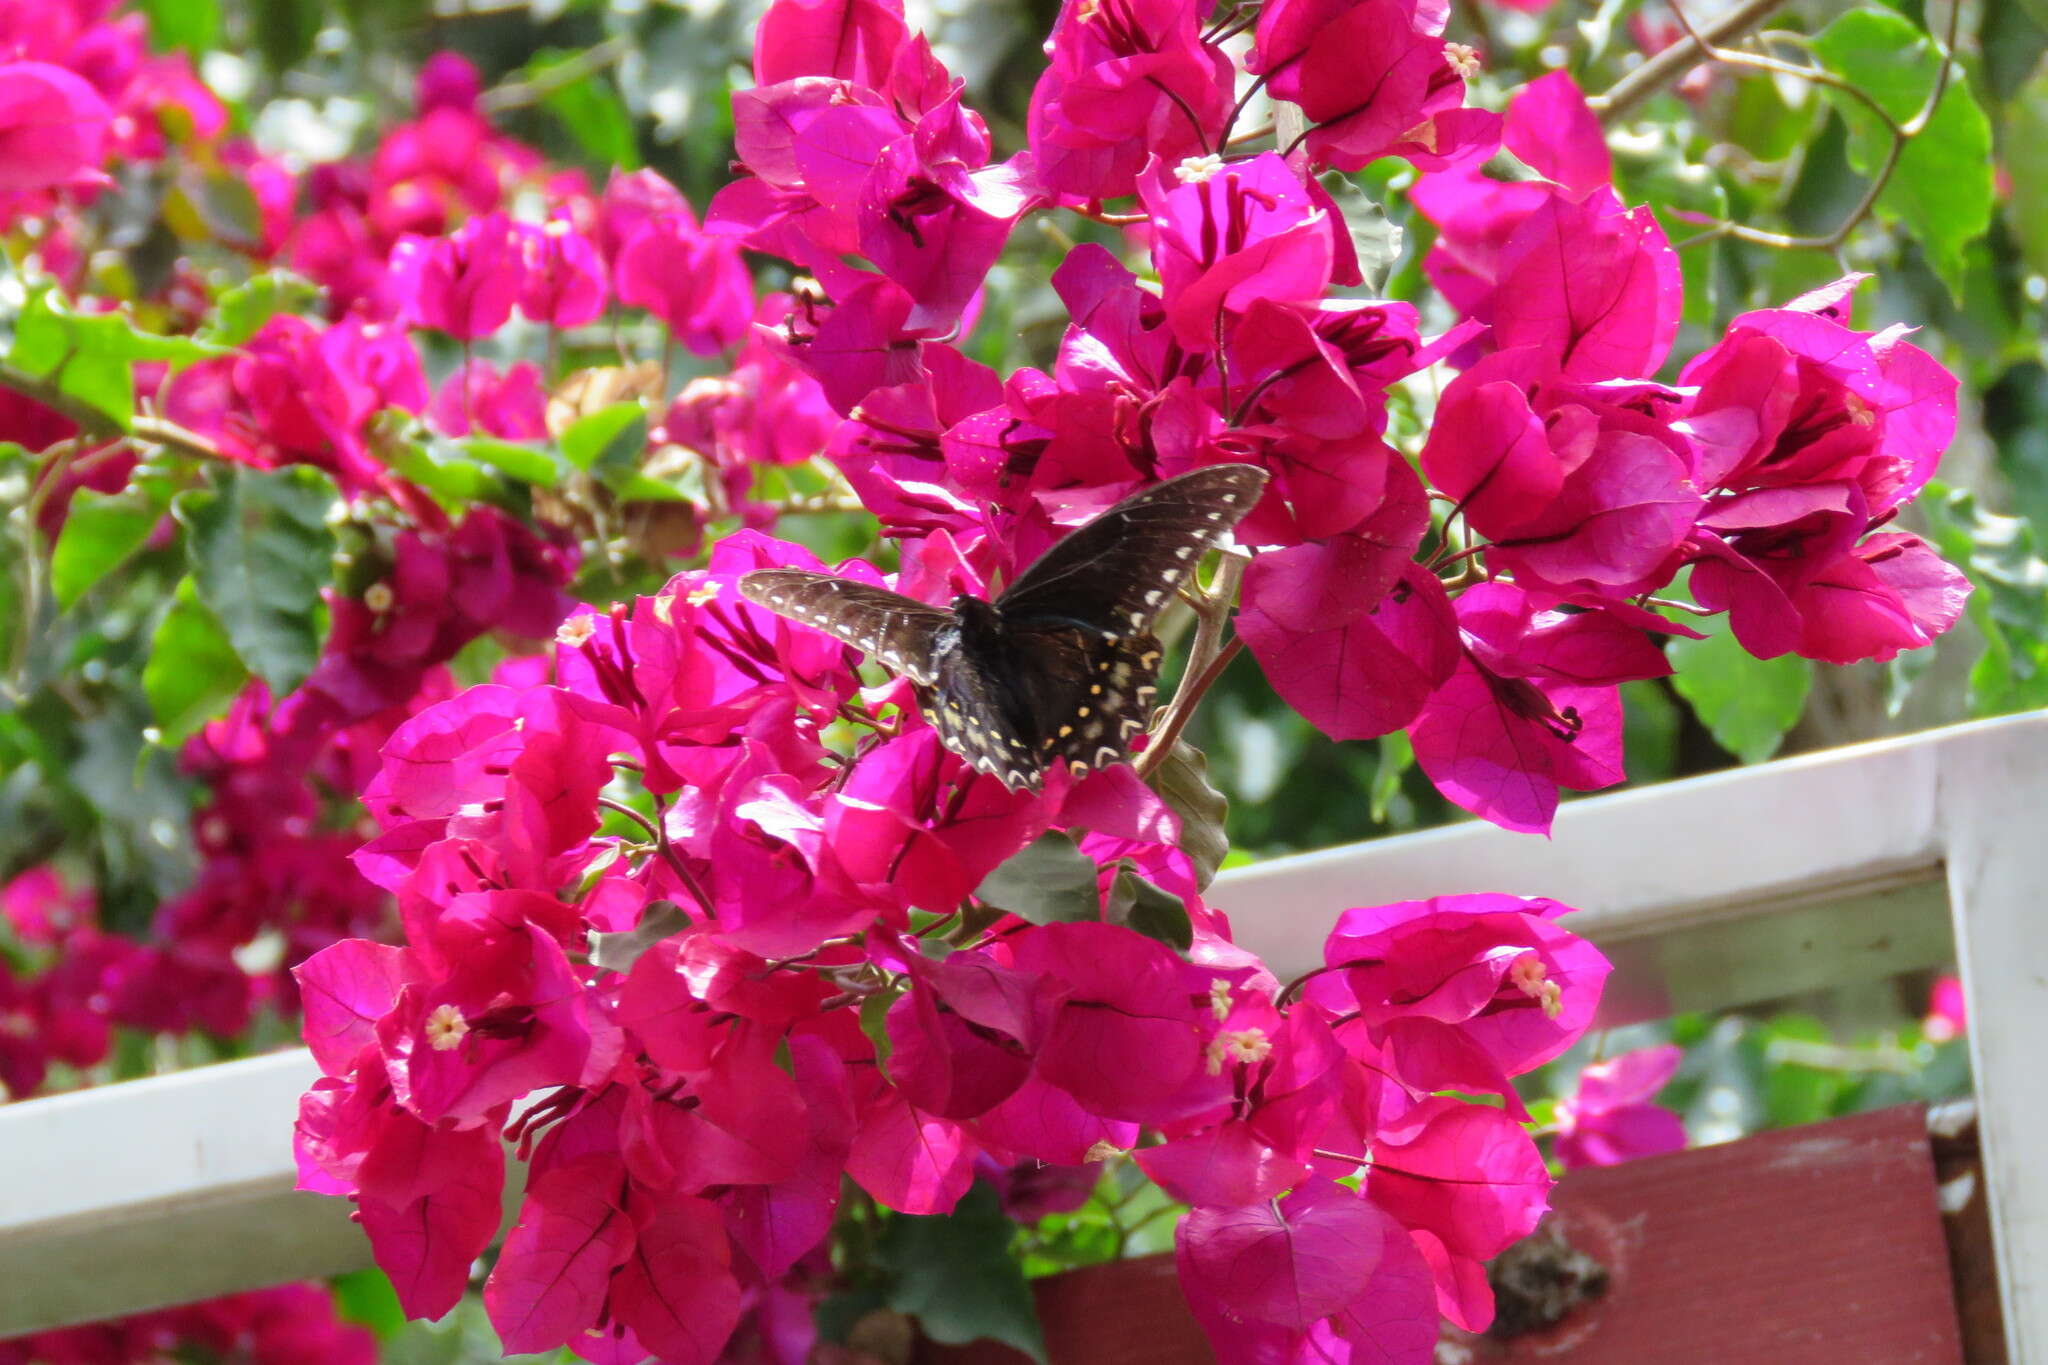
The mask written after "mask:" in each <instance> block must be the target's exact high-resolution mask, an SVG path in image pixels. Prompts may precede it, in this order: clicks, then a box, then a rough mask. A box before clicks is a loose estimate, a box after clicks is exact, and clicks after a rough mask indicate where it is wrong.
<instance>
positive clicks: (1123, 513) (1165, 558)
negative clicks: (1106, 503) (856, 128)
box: [996, 464, 1266, 637]
mask: <svg viewBox="0 0 2048 1365" xmlns="http://www.w3.org/2000/svg"><path fill="white" fill-rule="evenodd" d="M1265 486H1266V472H1265V471H1264V470H1263V469H1260V468H1258V467H1257V466H1256V465H1244V464H1225V465H1210V466H1208V467H1206V468H1203V469H1197V470H1195V471H1193V472H1192V473H1188V474H1183V475H1181V476H1180V477H1178V478H1173V479H1168V480H1167V481H1166V482H1165V483H1160V484H1154V485H1153V486H1152V487H1150V488H1147V489H1143V490H1141V491H1139V492H1137V493H1134V494H1132V495H1131V496H1130V497H1128V498H1125V499H1124V500H1123V501H1122V502H1120V503H1117V504H1116V505H1115V506H1114V507H1112V508H1110V509H1109V510H1108V511H1107V512H1104V513H1103V514H1102V515H1101V516H1099V517H1097V518H1096V519H1095V520H1093V521H1091V522H1089V523H1088V524H1087V525H1086V526H1083V527H1081V528H1080V529H1079V530H1077V531H1075V532H1074V533H1073V534H1071V535H1069V536H1068V537H1067V538H1066V539H1064V540H1062V541H1060V542H1059V543H1058V544H1056V545H1054V546H1053V547H1052V548H1051V549H1050V550H1047V551H1046V552H1045V553H1044V554H1043V555H1040V556H1039V558H1038V560H1037V561H1036V562H1035V563H1033V564H1032V565H1031V567H1030V568H1028V569H1026V570H1025V571H1024V572H1023V573H1022V574H1020V575H1018V577H1017V581H1016V582H1015V583H1013V584H1011V585H1010V589H1009V591H1007V592H1005V593H1004V594H1003V595H1002V596H1001V597H1000V598H998V599H997V602H996V605H997V606H998V607H999V608H1000V609H1001V610H1002V613H1003V616H1004V617H1005V619H1006V620H1007V621H1009V622H1010V623H1011V624H1012V625H1016V626H1024V625H1028V624H1031V623H1033V622H1035V621H1052V620H1064V621H1070V622H1073V623H1075V624H1077V625H1085V626H1087V627H1089V628H1091V629H1093V630H1095V631H1097V632H1099V633H1101V634H1103V635H1105V636H1111V637H1118V636H1124V635H1134V634H1143V633H1144V632H1145V631H1147V630H1149V629H1151V626H1152V623H1153V622H1154V621H1156V620H1157V619H1158V618H1159V613H1160V612H1162V611H1164V610H1165V609H1166V606H1167V604H1168V603H1169V602H1171V601H1172V600H1173V595H1174V594H1175V593H1176V592H1178V591H1179V590H1180V586H1181V584H1183V583H1185V582H1186V581H1187V578H1188V575H1189V574H1191V573H1193V572H1194V571H1195V566H1196V565H1197V564H1199V563H1201V559H1202V556H1203V555H1204V554H1205V553H1207V552H1208V551H1209V550H1212V549H1214V548H1215V547H1216V546H1217V545H1218V544H1219V543H1221V541H1222V540H1223V538H1224V537H1225V536H1227V535H1229V534H1230V532H1231V531H1232V530H1233V529H1234V528H1235V527H1236V526H1237V523H1238V522H1239V521H1240V520H1242V519H1243V517H1244V515H1245V513H1247V512H1249V511H1251V509H1252V506H1253V504H1255V503H1256V502H1258V500H1259V493H1260V491H1261V490H1263V489H1264V488H1265Z"/></svg>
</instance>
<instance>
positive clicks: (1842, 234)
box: [1677, 0, 1963, 251]
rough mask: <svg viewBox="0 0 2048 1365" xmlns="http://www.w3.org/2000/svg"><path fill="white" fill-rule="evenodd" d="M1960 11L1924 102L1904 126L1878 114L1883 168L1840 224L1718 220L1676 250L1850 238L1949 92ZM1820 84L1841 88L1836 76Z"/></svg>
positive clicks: (1956, 1) (1799, 245)
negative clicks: (1727, 240) (1809, 228)
mask: <svg viewBox="0 0 2048 1365" xmlns="http://www.w3.org/2000/svg"><path fill="white" fill-rule="evenodd" d="M1962 9H1963V6H1962V0H1950V4H1949V10H1948V31H1947V33H1946V34H1945V35H1944V36H1943V39H1942V45H1941V65H1940V66H1939V67H1938V68H1936V70H1935V73H1934V84H1933V85H1932V86H1930V87H1929V88H1928V91H1927V98H1926V99H1925V100H1923V101H1922V102H1921V104H1920V108H1919V110H1918V111H1916V112H1915V113H1914V115H1913V117H1911V118H1909V119H1907V120H1906V121H1905V122H1904V123H1900V122H1899V121H1898V120H1896V119H1894V118H1893V117H1892V116H1891V114H1890V113H1889V112H1888V111H1885V110H1882V109H1879V110H1878V114H1879V116H1880V117H1881V118H1883V120H1884V122H1885V126H1886V127H1888V128H1889V129H1890V130H1891V134H1892V145H1891V147H1890V148H1889V149H1888V150H1887V151H1886V152H1885V158H1884V164H1883V165H1882V166H1879V167H1878V168H1877V172H1876V173H1875V174H1874V175H1872V176H1871V177H1870V183H1869V184H1867V185H1865V186H1864V187H1863V196H1862V198H1860V199H1858V200H1857V201H1856V205H1855V207H1854V208H1852V209H1850V210H1849V211H1848V212H1847V213H1846V214H1844V215H1842V221H1841V222H1839V223H1837V224H1835V226H1834V227H1833V229H1831V230H1830V231H1828V232H1824V233H1821V234H1819V235H1817V236H1799V235H1795V234H1792V233H1785V232H1767V231H1765V230H1764V229H1762V228H1753V227H1750V226H1749V225H1748V224H1746V223H1735V222H1720V223H1716V224H1714V225H1713V226H1711V227H1709V228H1708V229H1707V230H1706V231H1704V232H1699V233H1695V234H1694V235H1693V236H1691V237H1688V238H1686V239H1685V240H1684V241H1682V242H1680V243H1678V246H1677V249H1678V250H1681V251H1682V250H1684V249H1685V248H1687V247H1689V246H1696V245H1698V244H1699V243H1701V242H1709V241H1713V240H1715V239H1717V238H1721V237H1732V238H1734V239H1735V240H1736V241H1738V242H1749V243H1751V244H1752V245H1755V246H1767V247H1774V248H1776V249H1778V250H1781V251H1802V250H1808V251H1833V250H1835V249H1836V248H1837V247H1839V246H1841V245H1842V243H1844V242H1846V241H1848V240H1849V234H1850V233H1852V232H1854V231H1855V230H1856V228H1857V226H1858V225H1859V224H1861V223H1862V222H1863V220H1864V219H1865V218H1868V217H1869V216H1870V213H1871V210H1873V209H1875V208H1876V207H1877V201H1878V199H1879V198H1881V197H1882V196H1883V194H1884V191H1885V187H1886V186H1888V185H1889V184H1891V179H1892V173H1893V172H1894V171H1896V170H1898V168H1899V159H1900V158H1901V157H1903V156H1904V155H1905V154H1906V144H1907V143H1909V142H1911V141H1912V140H1913V139H1914V138H1916V137H1918V136H1920V134H1922V133H1924V132H1926V131H1927V125H1928V124H1929V123H1930V122H1932V121H1933V118H1934V115H1935V111H1936V110H1938V109H1939V108H1940V107H1941V100H1942V96H1944V95H1946V94H1947V93H1948V87H1949V80H1950V78H1951V77H1952V76H1953V75H1954V74H1955V70H1956V60H1955V55H1954V54H1955V47H1956V27H1957V24H1958V23H1959V22H1960V19H1961V15H1962ZM1798 74H1799V75H1802V76H1807V77H1808V78H1809V79H1811V78H1812V77H1811V73H1808V72H1805V71H1799V72H1798ZM1821 83H1822V84H1824V85H1838V84H1840V82H1839V78H1837V79H1835V80H1828V81H1822V82H1821ZM1840 88H1844V89H1854V87H1851V86H1847V85H1841V87H1840ZM1855 95H1856V97H1857V98H1858V99H1860V100H1862V101H1863V103H1864V104H1866V105H1868V106H1869V107H1871V108H1873V109H1876V108H1877V105H1876V102H1875V101H1874V100H1873V99H1872V98H1871V97H1870V96H1869V95H1868V94H1867V93H1865V92H1864V91H1862V90H1855Z"/></svg>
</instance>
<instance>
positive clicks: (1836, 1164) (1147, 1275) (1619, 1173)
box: [919, 1106, 1995, 1365]
mask: <svg viewBox="0 0 2048 1365" xmlns="http://www.w3.org/2000/svg"><path fill="white" fill-rule="evenodd" d="M1553 1204H1554V1206H1555V1212H1554V1213H1553V1214H1552V1216H1551V1218H1552V1221H1551V1222H1550V1223H1546V1229H1548V1228H1550V1227H1552V1226H1554V1227H1555V1228H1556V1230H1557V1231H1558V1232H1559V1233H1561V1234H1562V1236H1563V1237H1564V1238H1565V1240H1566V1241H1567V1242H1568V1243H1569V1245H1570V1246H1571V1247H1572V1248H1573V1249H1574V1250H1577V1251H1580V1252H1584V1253H1587V1254H1589V1255H1590V1256H1592V1257H1593V1258H1594V1259H1595V1260H1597V1261H1598V1262H1600V1264H1601V1265H1602V1266H1604V1267H1605V1269H1606V1270H1607V1273H1608V1287H1607V1290H1606V1292H1605V1293H1604V1294H1602V1295H1601V1296H1600V1297H1599V1298H1597V1299H1592V1300H1588V1301H1586V1302H1584V1303H1582V1304H1580V1305H1579V1306H1578V1307H1577V1308H1575V1309H1573V1310H1572V1311H1571V1312H1569V1313H1568V1314H1567V1315H1566V1316H1565V1317H1563V1318H1562V1319H1560V1320H1559V1321H1557V1322H1556V1324H1555V1325H1554V1326H1551V1327H1549V1328H1546V1329H1543V1330H1541V1331H1538V1332H1531V1333H1528V1334H1525V1335H1523V1336H1520V1337H1517V1338H1515V1339H1514V1340H1512V1341H1509V1342H1496V1341H1492V1340H1486V1339H1480V1340H1472V1341H1465V1342H1462V1343H1457V1344H1450V1345H1447V1346H1446V1347H1445V1349H1444V1351H1443V1353H1442V1354H1440V1356H1439V1360H1441V1361H1444V1362H1446V1365H1450V1362H1454V1361H1458V1360H1460V1359H1461V1356H1460V1352H1461V1351H1462V1352H1463V1355H1462V1360H1463V1361H1465V1362H1469V1363H1470V1365H1507V1363H1510V1362H1534V1361H1568V1362H1570V1365H1787V1362H1792V1361H1799V1362H1813V1365H1835V1363H1836V1362H1844V1363H1846V1362H1851V1361H1853V1362H1856V1365H1964V1360H1965V1358H1964V1355H1963V1350H1962V1344H1961V1338H1960V1334H1959V1332H1958V1328H1957V1316H1956V1301H1955V1295H1954V1293H1953V1290H1952V1287H1951V1285H1950V1280H1949V1275H1950V1270H1949V1252H1948V1245H1947V1241H1946V1239H1945V1237H1944V1235H1943V1229H1942V1218H1941V1213H1940V1210H1939V1208H1938V1206H1937V1203H1936V1192H1935V1169H1934V1158H1933V1154H1932V1152H1931V1150H1930V1147H1929V1144H1928V1138H1927V1131H1926V1123H1925V1119H1924V1112H1923V1111H1922V1110H1921V1109H1920V1108H1919V1107H1918V1106H1905V1107H1901V1108H1898V1109H1888V1110H1883V1111H1881V1112H1878V1113H1874V1114H1863V1115H1858V1116H1856V1117H1853V1118H1846V1119H1838V1120H1835V1121H1833V1122H1829V1123H1820V1124H1811V1125H1808V1126H1805V1127H1801V1128H1792V1129H1786V1130H1784V1131H1782V1132H1776V1133H1765V1134H1761V1135H1759V1136H1756V1137H1753V1138H1748V1139H1745V1140H1743V1141H1740V1142H1732V1143H1726V1144H1723V1145H1721V1146H1716V1147H1704V1148H1699V1149H1696V1150H1693V1151H1689V1152H1679V1153H1674V1154H1672V1155H1670V1156H1664V1157H1654V1158H1650V1159H1647V1160H1643V1161H1637V1162H1631V1163H1629V1164H1627V1165H1623V1166H1610V1167H1605V1168H1602V1169H1598V1170H1587V1171H1575V1172H1573V1173H1572V1174H1571V1175H1569V1176H1567V1177H1566V1178H1565V1179H1564V1180H1563V1181H1561V1182H1560V1183H1559V1185H1558V1188H1557V1191H1556V1194H1555V1196H1554V1199H1553ZM1035 1288H1036V1290H1037V1294H1038V1303H1039V1309H1040V1312H1041V1315H1042V1316H1043V1317H1044V1318H1045V1320H1046V1335H1047V1342H1048V1346H1049V1347H1050V1355H1051V1359H1052V1362H1053V1365H1184V1362H1198V1361H1206V1360H1209V1359H1210V1358H1211V1357H1210V1354H1209V1351H1208V1349H1207V1347H1206V1345H1205V1344H1204V1343H1203V1341H1202V1337H1201V1333H1200V1329H1199V1328H1197V1327H1196V1326H1195V1323H1194V1320H1193V1319H1192V1318H1191V1317H1189V1315H1188V1312H1187V1309H1186V1307H1185V1306H1184V1304H1183V1303H1182V1301H1181V1299H1180V1291H1179V1286H1178V1285H1177V1283H1176V1282H1175V1279H1174V1273H1173V1264H1172V1261H1171V1259H1170V1258H1168V1257H1152V1258H1148V1259H1146V1260H1143V1261H1133V1262H1124V1263H1121V1264H1118V1265H1110V1266H1097V1267H1090V1268H1089V1269H1087V1270H1083V1271H1079V1272H1074V1273H1072V1274H1068V1275H1063V1276H1056V1277H1054V1278H1052V1279H1049V1280H1041V1281H1039V1282H1038V1283H1037V1285H1036V1286H1035ZM1994 1311H1995V1310H1994ZM919 1359H920V1361H921V1362H923V1365H969V1363H970V1362H972V1363H973V1365H1010V1363H1011V1362H1016V1361H1022V1360H1023V1357H1022V1356H1018V1355H1014V1354H1013V1353H1011V1352H1008V1351H1006V1350H1003V1349H1001V1348H998V1347H993V1346H990V1345H989V1344H987V1343H979V1344H976V1345H974V1346H969V1347H957V1348H926V1350H925V1352H924V1353H922V1354H921V1355H920V1357H919ZM1970 1365H1978V1362H1975V1361H1972V1362H1970Z"/></svg>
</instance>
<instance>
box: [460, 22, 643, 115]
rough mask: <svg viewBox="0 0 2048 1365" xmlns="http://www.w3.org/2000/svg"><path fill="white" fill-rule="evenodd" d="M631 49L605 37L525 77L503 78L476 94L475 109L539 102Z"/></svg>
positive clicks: (501, 108)
mask: <svg viewBox="0 0 2048 1365" xmlns="http://www.w3.org/2000/svg"><path fill="white" fill-rule="evenodd" d="M632 50H633V45H632V44H631V43H629V42H627V41H626V40H625V39H624V38H607V39H605V40H604V41H603V42H601V43H598V44H596V45H594V46H592V47H587V48H585V49H584V50H583V51H581V52H579V53H577V54H576V55H575V56H573V57H571V58H569V59H568V60H567V61H565V62H562V63H560V64H559V65H557V66H551V67H549V68H548V69H547V70H545V71H542V72H539V73H538V74H536V75H534V76H533V77H531V78H530V79H528V80H523V81H507V82H506V83H505V84H503V85H498V86H493V87H492V88H491V89H489V90H486V91H484V92H483V94H481V95H479V96H478V97H477V101H476V103H477V108H478V109H480V110H482V111H483V112H484V113H486V114H496V113H500V112H502V111H504V110H506V109H524V108H526V107H527V106H528V105H532V104H539V103H540V102H541V101H542V100H544V99H546V98H547V97H548V96H549V95H552V94H554V93H555V92H556V91H557V90H562V89H565V88H567V87H569V86H572V85H574V84H576V82H578V81H580V80H582V79H583V78H584V77H586V76H595V75H596V74H597V73H598V72H600V71H603V70H604V69H605V68H606V67H610V66H615V65H617V64H618V63H619V62H620V61H621V60H623V59H624V58H625V56H626V54H627V53H628V52H631V51H632Z"/></svg>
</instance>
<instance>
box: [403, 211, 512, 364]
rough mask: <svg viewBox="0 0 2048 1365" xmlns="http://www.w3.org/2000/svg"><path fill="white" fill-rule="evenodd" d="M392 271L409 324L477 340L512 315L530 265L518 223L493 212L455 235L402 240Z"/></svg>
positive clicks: (502, 323)
mask: <svg viewBox="0 0 2048 1365" xmlns="http://www.w3.org/2000/svg"><path fill="white" fill-rule="evenodd" d="M390 270H391V273H390V278H389V281H388V283H389V287H390V289H391V291H392V293H393V296H394V297H395V298H397V299H398V300H400V306H401V308H402V310H403V316H404V317H405V318H406V319H407V320H408V321H411V322H415V323H418V324H420V325H421V326H425V327H432V328H434V329H435V330H437V331H442V332H446V333H448V335H450V336H452V337H455V338H457V339H458V340H462V341H474V340H476V339H477V338H479V337H487V336H489V335H490V334H491V333H493V332H495V331H497V330H498V329H499V328H500V327H502V326H504V325H505V321H506V319H508V318H510V317H511V316H512V306H513V305H514V304H515V303H517V302H518V301H519V295H520V292H521V290H523V289H524V288H525V287H526V271H527V265H526V254H525V252H524V251H523V250H522V249H521V247H520V242H519V237H518V234H517V233H516V232H515V230H514V226H513V223H512V221H511V220H510V219H509V218H507V217H505V215H503V214H502V213H492V214H486V215H484V216H483V217H480V218H472V219H471V220H470V221H469V222H467V223H464V224H463V225H462V227H461V228H460V229H458V230H457V231H456V232H455V234H454V235H453V236H449V237H434V238H425V237H406V238H403V239H401V240H400V241H399V243H398V245H397V246H396V247H394V248H393V249H392V253H391V267H390Z"/></svg>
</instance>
